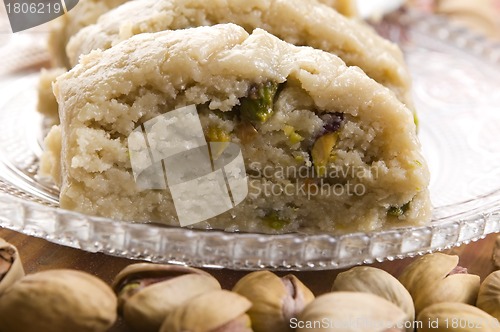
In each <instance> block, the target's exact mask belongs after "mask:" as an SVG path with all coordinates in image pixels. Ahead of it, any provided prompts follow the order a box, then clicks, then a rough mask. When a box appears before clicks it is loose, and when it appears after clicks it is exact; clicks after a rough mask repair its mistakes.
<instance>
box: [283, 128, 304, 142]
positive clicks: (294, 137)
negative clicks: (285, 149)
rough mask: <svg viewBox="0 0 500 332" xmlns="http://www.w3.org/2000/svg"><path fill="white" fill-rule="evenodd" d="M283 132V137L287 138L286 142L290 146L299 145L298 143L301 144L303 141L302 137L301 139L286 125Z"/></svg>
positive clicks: (293, 129)
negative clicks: (288, 142)
mask: <svg viewBox="0 0 500 332" xmlns="http://www.w3.org/2000/svg"><path fill="white" fill-rule="evenodd" d="M283 132H284V133H285V135H287V136H288V140H289V141H290V144H292V145H293V144H297V143H300V142H302V141H303V140H304V137H302V136H300V135H299V134H297V133H296V132H295V128H294V127H292V126H289V125H286V126H285V127H284V128H283Z"/></svg>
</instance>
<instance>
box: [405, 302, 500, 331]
mask: <svg viewBox="0 0 500 332" xmlns="http://www.w3.org/2000/svg"><path fill="white" fill-rule="evenodd" d="M415 325H416V326H418V329H417V332H433V331H439V332H446V331H450V332H499V331H500V323H499V322H498V320H496V319H495V318H494V317H492V316H490V315H488V314H487V313H486V312H484V311H482V310H481V309H478V308H476V307H474V306H472V305H470V304H465V303H459V302H440V303H435V304H433V305H431V306H428V307H426V308H425V309H424V310H422V312H420V313H419V314H418V316H417V322H416V323H415Z"/></svg>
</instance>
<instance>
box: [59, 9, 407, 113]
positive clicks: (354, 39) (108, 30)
mask: <svg viewBox="0 0 500 332" xmlns="http://www.w3.org/2000/svg"><path fill="white" fill-rule="evenodd" d="M229 22H231V23H235V24H238V25H240V26H242V27H244V28H245V29H246V30H247V31H248V32H251V31H252V30H253V29H255V28H262V29H264V30H266V31H268V32H269V33H271V34H274V35H275V36H277V37H279V38H281V39H283V40H285V41H287V42H290V43H292V44H295V45H307V46H312V47H315V48H318V49H322V50H324V51H327V52H331V53H333V54H336V55H338V56H339V57H340V58H341V59H343V60H344V61H345V62H346V63H347V64H348V65H351V66H358V67H360V68H361V69H363V70H364V71H365V72H366V74H367V75H368V76H370V77H372V78H373V79H375V80H376V81H377V82H379V83H381V84H383V85H385V86H387V87H389V88H390V89H391V90H392V91H394V93H396V95H397V96H398V97H399V99H400V100H401V101H402V102H404V103H405V104H406V105H407V106H408V107H409V108H411V109H413V103H412V100H411V94H410V85H411V83H410V77H409V73H408V71H407V68H406V65H405V63H404V59H403V56H402V53H401V51H400V49H399V48H398V47H397V46H396V45H395V44H393V43H391V42H389V41H387V40H385V39H384V38H382V37H380V36H379V35H378V34H377V33H376V32H374V31H373V30H372V29H371V28H369V27H368V26H367V25H365V24H363V23H360V22H358V21H357V20H353V19H349V18H346V17H344V16H342V15H340V14H339V13H337V12H336V11H335V10H334V9H332V8H331V7H329V6H326V5H324V4H322V3H320V2H318V1H316V0H308V1H304V0H259V1H247V2H245V1H240V0H208V1H207V0H142V1H132V2H129V3H126V4H124V5H122V6H120V7H119V8H117V9H115V10H112V11H111V12H109V13H107V14H105V15H103V16H102V17H101V18H100V19H99V20H98V22H97V23H96V24H95V25H92V26H89V27H87V28H85V29H83V30H82V31H80V32H79V33H78V34H77V35H75V37H73V38H72V39H71V40H70V42H69V44H68V47H67V53H68V57H69V59H70V62H71V64H72V65H75V64H76V63H77V62H78V59H79V56H80V55H81V54H88V53H89V52H90V51H91V50H94V49H107V48H109V47H111V46H113V45H116V44H117V43H119V42H120V41H122V40H125V39H127V38H129V37H131V36H133V35H136V34H139V33H144V32H157V31H162V30H170V29H183V28H186V27H195V26H201V25H213V24H217V23H229Z"/></svg>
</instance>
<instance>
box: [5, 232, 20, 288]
mask: <svg viewBox="0 0 500 332" xmlns="http://www.w3.org/2000/svg"><path fill="white" fill-rule="evenodd" d="M22 277H24V269H23V265H22V263H21V258H20V257H19V254H18V252H17V248H16V247H14V246H13V245H11V244H10V243H7V242H5V240H3V239H0V295H1V294H2V293H3V292H4V291H5V290H6V289H7V288H9V287H10V286H12V285H13V284H14V283H15V282H16V281H18V280H19V279H21V278H22Z"/></svg>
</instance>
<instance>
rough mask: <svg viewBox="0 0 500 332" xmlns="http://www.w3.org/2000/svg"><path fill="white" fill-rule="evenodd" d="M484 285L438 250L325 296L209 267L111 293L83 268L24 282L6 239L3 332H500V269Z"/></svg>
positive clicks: (177, 270) (142, 271)
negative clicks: (216, 273)
mask: <svg viewBox="0 0 500 332" xmlns="http://www.w3.org/2000/svg"><path fill="white" fill-rule="evenodd" d="M479 279H480V278H479V276H476V275H471V274H467V270H466V269H465V268H462V267H460V266H458V257H457V256H450V255H445V254H439V253H436V254H429V255H426V256H423V257H420V258H418V259H416V260H415V261H414V262H413V263H412V264H410V265H409V266H408V267H407V268H406V269H405V270H404V271H403V273H402V274H401V276H400V278H399V280H398V279H396V278H395V277H393V276H391V275H390V274H389V273H387V272H385V271H383V270H380V269H377V268H373V267H355V268H352V269H350V270H348V271H346V272H343V273H340V274H339V275H338V276H337V278H336V279H335V281H334V282H333V286H332V292H330V293H328V294H324V295H321V296H319V297H317V298H315V296H314V295H313V293H312V292H311V291H310V290H309V289H308V288H307V287H306V286H305V285H304V284H303V283H302V282H301V281H300V280H299V279H297V278H296V277H295V276H293V275H287V276H285V277H282V278H280V277H278V276H277V275H276V274H274V273H272V272H269V271H258V272H253V273H250V274H248V275H246V276H245V277H243V278H242V279H241V280H239V281H238V282H237V283H236V285H235V286H234V288H233V289H232V291H228V290H222V289H221V286H220V284H219V282H218V281H217V280H216V279H215V278H214V277H212V276H211V275H210V274H208V273H206V272H204V271H202V270H198V269H195V268H189V267H182V266H173V265H160V264H150V263H139V264H132V265H129V266H128V267H126V268H125V269H124V270H122V271H121V272H120V273H119V274H118V275H117V276H116V278H115V280H114V282H113V284H112V285H111V287H110V286H109V285H107V284H106V283H104V282H103V281H102V280H100V279H98V278H96V277H95V276H92V275H90V274H87V273H84V272H81V271H76V270H49V271H43V272H38V273H35V274H31V275H27V276H25V275H24V271H23V267H22V265H21V262H20V259H19V256H18V253H17V250H16V248H15V247H14V246H12V245H10V244H8V243H6V242H5V241H3V240H1V239H0V332H26V331H36V332H59V331H61V332H63V331H64V332H87V331H88V332H100V331H103V332H104V331H108V330H109V329H110V328H111V327H112V326H113V325H114V323H115V321H116V319H117V316H118V315H121V316H122V318H123V320H124V322H125V323H126V324H127V326H128V327H129V328H130V329H131V330H133V331H137V332H149V331H151V332H153V331H155V332H157V331H160V332H177V331H179V332H180V331H182V332H247V331H257V332H259V331H263V332H280V331H367V332H371V331H374V332H375V331H377V332H395V331H407V332H410V331H500V325H499V324H498V320H497V318H500V271H497V272H493V273H492V274H490V275H489V276H488V277H487V278H486V279H485V280H484V281H483V283H482V284H480V280H479ZM415 317H416V318H415Z"/></svg>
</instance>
